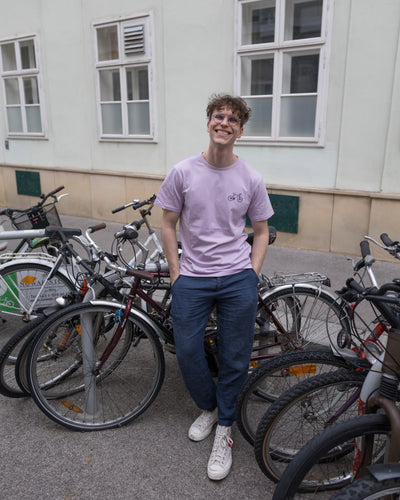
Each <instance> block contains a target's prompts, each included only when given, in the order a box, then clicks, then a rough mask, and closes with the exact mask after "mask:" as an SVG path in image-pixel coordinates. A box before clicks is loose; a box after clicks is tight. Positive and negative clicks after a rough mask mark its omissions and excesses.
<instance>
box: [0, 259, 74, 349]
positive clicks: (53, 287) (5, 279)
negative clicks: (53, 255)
mask: <svg viewBox="0 0 400 500" xmlns="http://www.w3.org/2000/svg"><path fill="white" fill-rule="evenodd" d="M51 271H52V266H51V265H49V266H47V265H45V264H40V263H17V264H14V265H8V266H5V267H4V268H1V267H0V348H1V347H3V346H4V344H5V343H6V342H7V341H8V340H9V339H10V338H11V336H12V335H13V334H14V333H15V332H17V331H18V330H20V329H21V328H22V327H23V326H24V325H25V323H26V321H28V320H31V319H34V318H35V317H36V316H37V315H40V314H41V313H42V312H43V310H44V309H46V308H48V307H52V306H55V305H56V302H55V300H56V298H57V297H60V296H63V295H68V294H69V293H71V292H72V291H73V290H74V289H75V286H74V284H73V283H72V282H71V281H70V280H69V279H68V278H67V277H66V276H65V275H64V274H62V273H61V272H56V273H54V275H53V276H52V277H51V278H50V279H49V273H50V272H51Z"/></svg>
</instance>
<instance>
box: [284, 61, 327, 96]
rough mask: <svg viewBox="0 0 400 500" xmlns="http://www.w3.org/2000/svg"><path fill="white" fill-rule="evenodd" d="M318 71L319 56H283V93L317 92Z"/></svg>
mask: <svg viewBox="0 0 400 500" xmlns="http://www.w3.org/2000/svg"><path fill="white" fill-rule="evenodd" d="M295 54H297V55H295ZM318 70H319V54H315V53H314V54H310V53H307V54H304V53H303V54H299V53H294V54H285V55H284V62H283V86H282V89H283V93H284V94H300V93H314V92H317V91H318Z"/></svg>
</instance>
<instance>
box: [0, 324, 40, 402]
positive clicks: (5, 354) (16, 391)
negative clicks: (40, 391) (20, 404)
mask: <svg viewBox="0 0 400 500" xmlns="http://www.w3.org/2000/svg"><path fill="white" fill-rule="evenodd" d="M43 319H44V317H38V318H35V319H34V320H32V321H30V322H29V323H27V324H26V325H25V326H24V327H22V328H21V329H20V330H18V332H17V333H16V334H15V335H13V336H12V337H11V338H10V339H9V341H8V342H6V344H5V345H4V346H3V348H2V349H1V351H0V394H3V396H8V397H9V398H22V397H25V396H28V395H29V393H28V392H27V391H25V390H23V389H22V388H21V387H20V385H19V384H18V381H17V379H16V376H15V369H16V360H17V358H18V353H19V351H20V349H21V346H22V345H23V344H24V343H25V340H26V338H27V337H28V336H29V335H30V334H31V333H32V331H33V330H34V329H35V328H36V327H37V326H38V325H40V324H41V323H42V321H43Z"/></svg>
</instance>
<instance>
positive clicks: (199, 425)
mask: <svg viewBox="0 0 400 500" xmlns="http://www.w3.org/2000/svg"><path fill="white" fill-rule="evenodd" d="M217 421H218V409H217V408H215V410H213V411H203V412H202V413H201V415H200V416H199V417H198V418H196V420H195V421H194V422H193V424H192V425H191V426H190V429H189V433H188V436H189V439H191V440H192V441H202V440H203V439H205V438H206V437H207V436H209V435H210V433H211V431H212V428H213V427H214V424H216V422H217Z"/></svg>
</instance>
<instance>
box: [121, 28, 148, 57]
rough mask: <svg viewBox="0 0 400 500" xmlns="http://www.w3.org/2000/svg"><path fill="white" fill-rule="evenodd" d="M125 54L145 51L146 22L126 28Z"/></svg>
mask: <svg viewBox="0 0 400 500" xmlns="http://www.w3.org/2000/svg"><path fill="white" fill-rule="evenodd" d="M124 51H125V54H141V53H144V24H140V25H136V26H126V27H125V28H124Z"/></svg>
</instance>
